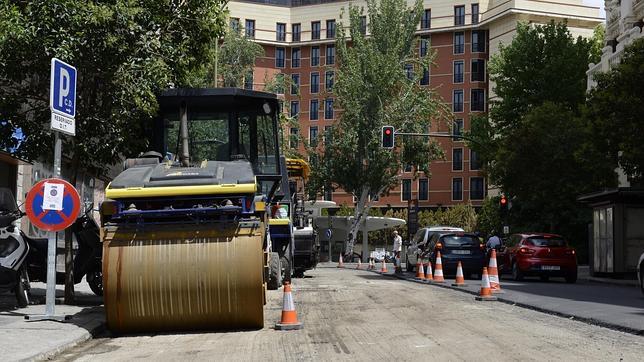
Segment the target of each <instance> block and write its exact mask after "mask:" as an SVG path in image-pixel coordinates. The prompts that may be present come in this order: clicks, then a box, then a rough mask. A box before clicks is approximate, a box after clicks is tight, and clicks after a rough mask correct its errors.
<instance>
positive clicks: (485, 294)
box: [474, 267, 496, 300]
mask: <svg viewBox="0 0 644 362" xmlns="http://www.w3.org/2000/svg"><path fill="white" fill-rule="evenodd" d="M474 299H476V300H496V297H495V296H493V295H492V291H491V290H490V278H489V277H488V275H487V268H486V267H483V273H482V274H481V291H480V292H479V295H477V296H476V297H474Z"/></svg>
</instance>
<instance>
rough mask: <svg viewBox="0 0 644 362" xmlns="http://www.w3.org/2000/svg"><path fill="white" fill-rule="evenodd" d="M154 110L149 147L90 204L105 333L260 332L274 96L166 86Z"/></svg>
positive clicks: (275, 153) (269, 276) (276, 171)
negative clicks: (95, 213) (97, 216)
mask: <svg viewBox="0 0 644 362" xmlns="http://www.w3.org/2000/svg"><path fill="white" fill-rule="evenodd" d="M159 106H160V113H159V117H158V118H157V119H156V120H155V122H154V126H153V127H152V129H151V130H150V132H149V134H150V135H151V136H152V139H151V145H152V146H153V147H152V149H153V150H154V151H153V152H148V153H145V154H143V155H142V156H141V157H140V158H137V159H129V160H126V162H125V167H124V168H125V170H124V171H123V172H122V173H121V174H119V175H118V176H117V177H116V178H114V180H113V181H112V182H111V183H110V184H109V185H108V186H107V189H106V193H105V194H106V198H107V199H108V200H106V201H105V202H104V203H103V204H102V206H101V224H102V233H101V235H102V237H103V285H104V303H105V312H106V320H107V326H108V328H109V329H110V330H111V331H113V332H115V333H130V332H151V331H152V332H156V331H166V330H195V329H202V330H203V329H206V330H214V329H239V328H261V327H263V325H264V317H263V305H264V304H265V300H266V294H265V293H266V288H267V285H268V284H272V286H273V287H278V286H279V284H280V283H279V280H276V275H280V274H281V273H282V272H283V271H282V270H280V269H277V268H276V266H275V264H279V263H276V262H275V261H276V260H278V261H279V259H280V258H279V252H278V251H277V250H276V249H278V248H276V245H274V244H273V242H272V239H271V238H270V237H269V231H268V228H269V227H268V225H269V222H268V219H269V217H268V216H269V215H268V212H267V211H269V210H270V209H269V206H271V205H274V204H275V202H274V198H275V197H276V195H277V191H278V189H280V188H281V187H283V186H282V183H283V174H282V172H283V168H284V167H283V166H282V165H281V162H280V157H279V144H278V119H277V115H278V112H279V104H278V100H277V98H276V96H275V95H273V94H269V93H263V92H256V91H248V90H242V89H233V88H216V89H170V90H167V91H165V92H163V94H162V95H161V96H160V97H159ZM280 222H281V223H283V221H280ZM290 250H291V251H290V252H292V248H290ZM285 252H289V251H285ZM271 265H272V266H273V268H272V270H271V267H270V266H271Z"/></svg>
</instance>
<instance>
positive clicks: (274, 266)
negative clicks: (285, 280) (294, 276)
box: [266, 253, 282, 290]
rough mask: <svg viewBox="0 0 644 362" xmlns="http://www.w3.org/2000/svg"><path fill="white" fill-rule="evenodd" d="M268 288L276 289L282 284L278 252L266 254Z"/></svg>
mask: <svg viewBox="0 0 644 362" xmlns="http://www.w3.org/2000/svg"><path fill="white" fill-rule="evenodd" d="M266 284H267V287H268V289H269V290H277V289H279V287H281V286H282V265H281V262H280V255H279V254H278V253H269V255H268V283H266Z"/></svg>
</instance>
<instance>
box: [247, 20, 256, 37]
mask: <svg viewBox="0 0 644 362" xmlns="http://www.w3.org/2000/svg"><path fill="white" fill-rule="evenodd" d="M246 37H247V38H254V37H255V20H249V19H246Z"/></svg>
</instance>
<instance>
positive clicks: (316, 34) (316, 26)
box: [311, 21, 320, 40]
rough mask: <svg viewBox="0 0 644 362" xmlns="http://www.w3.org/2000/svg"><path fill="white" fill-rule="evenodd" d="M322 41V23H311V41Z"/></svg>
mask: <svg viewBox="0 0 644 362" xmlns="http://www.w3.org/2000/svg"><path fill="white" fill-rule="evenodd" d="M318 39H320V22H319V21H314V22H312V23H311V40H318Z"/></svg>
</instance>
